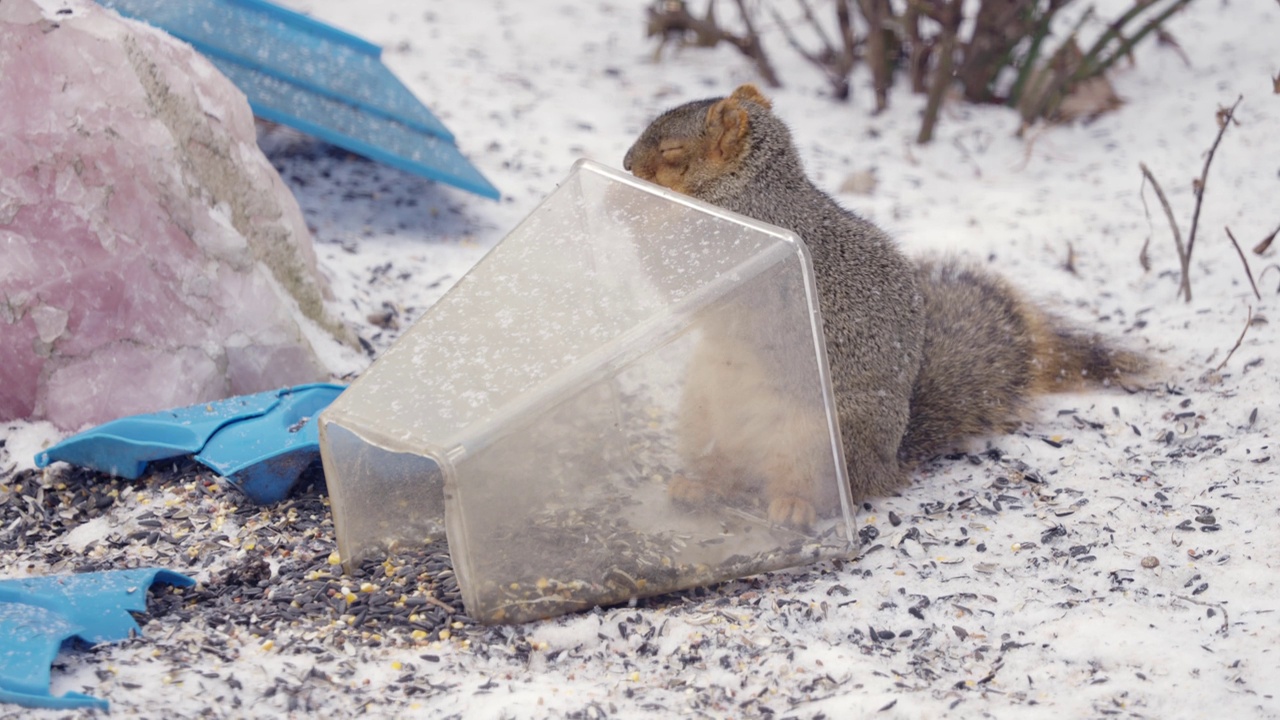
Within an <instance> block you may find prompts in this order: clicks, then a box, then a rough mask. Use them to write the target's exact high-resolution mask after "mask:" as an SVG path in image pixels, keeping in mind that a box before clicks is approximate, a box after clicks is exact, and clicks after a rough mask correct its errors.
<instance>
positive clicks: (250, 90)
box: [102, 0, 499, 199]
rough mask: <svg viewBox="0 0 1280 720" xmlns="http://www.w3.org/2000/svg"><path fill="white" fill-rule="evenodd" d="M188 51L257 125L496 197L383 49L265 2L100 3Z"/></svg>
mask: <svg viewBox="0 0 1280 720" xmlns="http://www.w3.org/2000/svg"><path fill="white" fill-rule="evenodd" d="M102 4H103V5H104V6H106V7H109V8H112V9H114V10H116V11H117V12H119V13H120V14H121V15H124V16H126V17H130V18H134V19H136V20H142V21H144V22H147V23H150V24H152V25H155V26H156V27H159V28H161V29H162V30H164V31H166V32H168V33H169V34H171V35H173V36H174V37H177V38H179V39H181V40H184V41H186V42H188V43H190V44H191V46H192V47H194V48H195V49H196V50H198V51H200V52H201V53H202V54H204V55H205V56H206V57H208V58H209V60H210V61H211V62H213V64H214V65H216V66H217V67H218V69H219V70H221V71H222V73H223V74H224V75H226V76H227V77H228V78H230V80H231V81H232V82H233V83H235V84H236V86H237V87H239V88H240V90H241V91H242V92H244V94H245V96H246V97H248V99H249V105H250V107H252V108H253V112H254V113H255V114H256V115H258V116H259V117H261V118H263V119H266V120H270V121H272V122H278V123H280V124H282V125H288V126H290V127H293V128H297V129H298V130H301V131H302V132H305V133H307V134H309V135H314V136H316V137H318V138H320V139H322V140H325V141H326V142H329V143H332V144H334V145H337V146H338V147H342V148H345V149H347V150H350V151H352V152H354V153H357V154H359V155H363V156H365V157H368V158H370V159H373V160H377V161H379V162H385V163H387V164H388V165H392V166H394V167H398V168H400V169H402V170H405V171H408V172H411V173H415V174H417V175H422V176H424V177H427V178H431V179H432V180H438V181H440V182H444V183H448V184H450V185H454V186H455V187H460V188H462V189H464V190H469V191H471V192H474V193H476V194H478V195H482V196H484V197H488V198H494V199H497V198H498V197H499V193H498V189H497V188H495V187H494V186H493V185H492V184H491V183H490V182H489V181H488V180H486V179H485V178H484V176H483V175H481V174H480V172H479V171H478V170H476V169H475V167H474V166H472V165H471V163H469V162H467V159H466V158H464V157H463V156H462V153H461V152H460V151H459V150H458V148H457V146H456V145H455V142H454V136H453V134H452V133H450V132H449V130H448V129H447V128H445V126H444V124H443V123H441V122H440V120H439V119H438V118H436V116H435V115H433V114H432V113H431V111H430V110H428V109H427V108H426V107H425V106H424V105H423V104H422V103H420V102H419V101H418V99H417V98H416V97H414V95H413V93H412V92H410V90H409V89H408V88H407V87H405V86H404V84H403V83H401V82H400V81H399V79H397V78H396V77H395V75H393V74H392V73H391V71H390V70H389V69H387V67H386V66H385V65H383V64H382V59H381V56H382V49H381V48H379V47H378V46H377V45H373V44H371V43H369V42H366V41H364V40H361V39H360V38H358V37H355V36H354V35H349V34H347V33H345V32H343V31H341V30H338V29H337V28H334V27H332V26H329V25H326V24H324V23H321V22H318V21H316V20H313V19H312V18H309V17H307V16H305V15H301V14H299V13H295V12H293V11H291V10H286V9H284V8H282V7H280V6H278V5H274V4H272V3H268V2H264V1H263V0H183V2H174V1H173V0H102Z"/></svg>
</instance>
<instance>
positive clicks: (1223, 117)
mask: <svg viewBox="0 0 1280 720" xmlns="http://www.w3.org/2000/svg"><path fill="white" fill-rule="evenodd" d="M1241 100H1244V96H1243V95H1241V96H1239V97H1237V98H1236V101H1235V103H1233V104H1232V105H1231V107H1230V108H1228V109H1227V110H1226V112H1223V111H1222V110H1219V111H1218V122H1219V125H1220V126H1221V127H1219V128H1218V137H1216V138H1214V139H1213V145H1212V146H1211V147H1210V148H1209V155H1208V157H1206V158H1205V159H1204V169H1203V170H1201V171H1200V180H1199V181H1198V182H1197V183H1196V185H1195V186H1194V187H1195V192H1196V209H1195V212H1193V213H1192V214H1191V233H1190V234H1189V235H1187V260H1188V262H1189V261H1190V260H1191V250H1192V248H1194V247H1195V245H1196V226H1197V225H1199V224H1200V204H1201V203H1202V202H1203V201H1204V191H1205V183H1206V182H1207V181H1208V179H1209V164H1210V163H1212V162H1213V154H1214V153H1215V152H1217V150H1218V143H1220V142H1222V136H1223V135H1225V134H1226V132H1227V128H1228V127H1230V126H1231V121H1232V120H1233V119H1234V118H1235V114H1236V107H1237V106H1239V105H1240V101H1241ZM1187 299H1188V300H1190V299H1191V293H1190V292H1188V293H1187Z"/></svg>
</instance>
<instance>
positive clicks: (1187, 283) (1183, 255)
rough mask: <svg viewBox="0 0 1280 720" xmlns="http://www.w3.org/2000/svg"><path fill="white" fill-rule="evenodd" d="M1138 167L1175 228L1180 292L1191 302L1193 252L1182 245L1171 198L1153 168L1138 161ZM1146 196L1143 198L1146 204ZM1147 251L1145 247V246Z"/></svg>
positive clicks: (1174, 242) (1174, 240)
mask: <svg viewBox="0 0 1280 720" xmlns="http://www.w3.org/2000/svg"><path fill="white" fill-rule="evenodd" d="M1138 167H1140V168H1142V177H1143V181H1144V183H1145V182H1147V181H1149V182H1150V183H1151V188H1152V189H1153V190H1155V191H1156V197H1157V198H1159V199H1160V204H1161V205H1162V206H1164V216H1165V217H1166V218H1168V219H1169V227H1170V228H1172V229H1173V244H1174V245H1175V246H1177V248H1178V262H1179V263H1180V264H1181V265H1182V281H1181V283H1180V285H1179V287H1178V292H1180V293H1182V294H1183V295H1184V296H1185V299H1186V301H1187V302H1191V254H1190V253H1189V252H1188V251H1187V249H1186V248H1184V247H1183V245H1182V231H1181V230H1179V229H1178V221H1177V220H1174V219H1173V208H1171V207H1169V198H1167V197H1165V195H1164V190H1162V189H1161V188H1160V183H1158V182H1156V176H1155V175H1152V174H1151V168H1149V167H1147V164H1146V163H1143V162H1140V163H1138ZM1146 202H1147V201H1146V198H1145V197H1144V198H1143V200H1142V203H1143V205H1144V206H1145V205H1146ZM1143 249H1144V251H1145V249H1146V248H1145V247H1144V248H1143Z"/></svg>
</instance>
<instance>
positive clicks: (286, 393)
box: [35, 383, 346, 503]
mask: <svg viewBox="0 0 1280 720" xmlns="http://www.w3.org/2000/svg"><path fill="white" fill-rule="evenodd" d="M345 389H346V387H345V386H343V385H334V384H330V383H315V384H310V385H298V386H296V387H292V388H284V389H282V390H271V391H268V392H262V393H257V394H255V395H240V396H237V397H232V398H227V399H226V400H217V401H214V402H209V403H202V404H200V405H192V406H189V407H185V408H178V409H175V410H165V411H163V412H158V413H149V414H146V415H133V416H130V417H125V418H120V419H119V420H112V421H111V422H109V423H105V424H103V425H99V426H98V427H95V428H91V429H89V430H86V431H84V432H82V433H80V434H78V435H73V436H71V437H69V438H67V439H66V440H63V441H62V442H60V443H58V444H57V445H54V446H53V447H51V448H49V449H48V450H45V451H44V452H41V453H39V454H38V455H36V458H35V461H36V465H37V466H38V467H47V466H48V465H49V464H50V463H52V462H54V461H62V462H68V463H71V464H73V465H80V466H82V467H87V468H91V469H94V470H98V471H99V472H105V473H109V474H111V475H118V476H120V477H125V478H129V479H135V478H138V477H140V476H141V475H142V473H143V472H144V471H145V470H146V467H147V463H149V462H153V461H156V460H167V459H170V458H176V457H182V456H185V455H195V459H196V460H197V461H198V462H200V463H202V464H204V465H205V466H207V467H209V468H210V469H212V470H213V471H215V472H217V473H218V474H219V475H222V476H223V477H225V478H227V480H229V481H230V482H231V483H232V484H234V485H236V486H237V487H239V488H240V490H241V491H243V492H244V493H245V494H246V495H248V496H249V498H250V499H252V500H253V501H254V502H258V503H270V502H277V501H279V500H281V499H283V498H284V497H285V496H287V495H288V494H289V491H290V490H292V489H293V486H294V485H295V484H296V483H297V481H298V477H299V476H300V475H301V474H302V472H303V471H304V470H306V469H307V467H308V466H310V465H311V464H312V463H313V462H314V461H315V460H316V459H318V458H319V457H320V438H319V433H318V430H317V426H316V421H315V417H316V415H318V414H319V412H320V411H321V410H323V409H324V408H326V407H328V406H329V403H331V402H333V400H334V399H335V398H337V397H338V395H339V394H341V393H342V391H343V390H345Z"/></svg>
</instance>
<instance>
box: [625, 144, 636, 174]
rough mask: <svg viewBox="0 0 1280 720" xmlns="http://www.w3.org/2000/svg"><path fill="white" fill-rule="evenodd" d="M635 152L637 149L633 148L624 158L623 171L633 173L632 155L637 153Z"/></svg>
mask: <svg viewBox="0 0 1280 720" xmlns="http://www.w3.org/2000/svg"><path fill="white" fill-rule="evenodd" d="M635 150H636V149H635V148H634V147H632V148H631V149H630V150H628V151H627V154H626V155H625V156H623V158H622V169H623V170H626V171H627V172H631V154H632V153H633V152H635Z"/></svg>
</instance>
